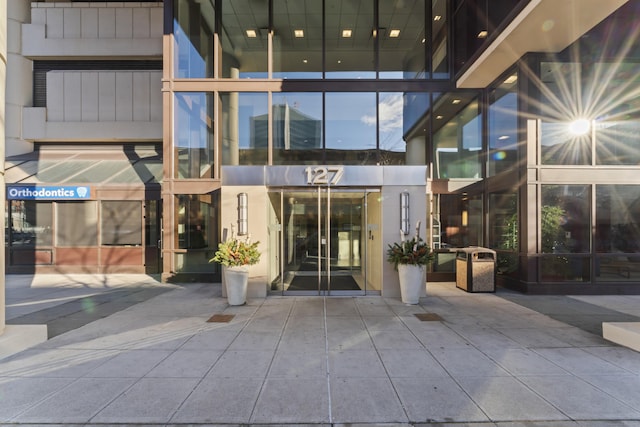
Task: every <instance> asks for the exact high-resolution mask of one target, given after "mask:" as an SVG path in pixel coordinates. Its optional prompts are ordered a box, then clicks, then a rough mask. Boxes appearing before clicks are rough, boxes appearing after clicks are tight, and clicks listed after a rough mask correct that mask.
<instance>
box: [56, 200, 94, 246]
mask: <svg viewBox="0 0 640 427" xmlns="http://www.w3.org/2000/svg"><path fill="white" fill-rule="evenodd" d="M97 244H98V202H95V201H90V202H57V203H56V246H63V247H78V246H96V245H97Z"/></svg>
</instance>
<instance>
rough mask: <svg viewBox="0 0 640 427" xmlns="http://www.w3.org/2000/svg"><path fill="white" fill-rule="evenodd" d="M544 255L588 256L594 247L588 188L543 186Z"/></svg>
mask: <svg viewBox="0 0 640 427" xmlns="http://www.w3.org/2000/svg"><path fill="white" fill-rule="evenodd" d="M541 191H542V201H541V202H542V203H541V208H540V209H541V212H540V218H541V219H540V221H541V223H540V231H541V233H542V234H541V236H540V238H541V244H542V246H541V252H542V253H585V252H589V251H590V247H591V219H590V218H591V215H590V214H589V213H590V212H591V209H590V206H591V191H590V186H587V185H543V186H542V190H541Z"/></svg>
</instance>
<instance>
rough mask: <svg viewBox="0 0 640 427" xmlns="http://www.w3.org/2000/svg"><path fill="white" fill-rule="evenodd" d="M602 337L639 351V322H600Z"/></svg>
mask: <svg viewBox="0 0 640 427" xmlns="http://www.w3.org/2000/svg"><path fill="white" fill-rule="evenodd" d="M602 337H603V338H604V339H606V340H609V341H611V342H614V343H616V344H620V345H622V346H625V347H629V348H631V349H633V350H635V351H640V322H602Z"/></svg>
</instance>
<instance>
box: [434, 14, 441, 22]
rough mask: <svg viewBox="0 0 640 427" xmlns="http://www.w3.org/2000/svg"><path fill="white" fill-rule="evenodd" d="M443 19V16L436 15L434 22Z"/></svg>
mask: <svg viewBox="0 0 640 427" xmlns="http://www.w3.org/2000/svg"><path fill="white" fill-rule="evenodd" d="M441 19H442V15H436V16H434V17H433V20H434V21H439V20H441Z"/></svg>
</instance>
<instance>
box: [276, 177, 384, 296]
mask: <svg viewBox="0 0 640 427" xmlns="http://www.w3.org/2000/svg"><path fill="white" fill-rule="evenodd" d="M269 194H270V199H271V205H272V208H273V210H272V212H273V214H274V215H273V216H274V217H273V218H272V220H271V227H270V230H271V231H272V233H271V237H270V245H271V246H272V247H271V249H272V250H271V251H270V253H271V254H272V256H273V257H274V258H273V259H272V263H271V266H272V269H273V273H274V274H272V275H271V276H272V281H271V290H272V291H276V292H279V291H281V292H282V293H283V294H289V295H340V294H342V295H364V294H366V293H367V292H369V293H373V292H375V286H372V285H370V280H369V279H370V277H369V276H370V272H369V271H368V269H367V264H368V263H369V260H370V256H371V253H372V252H375V250H372V249H371V248H370V244H369V239H368V237H369V236H373V230H376V231H377V230H378V229H379V227H378V226H377V225H375V224H374V223H372V222H371V221H375V218H376V217H377V215H375V214H372V212H371V211H372V210H374V209H376V208H375V206H376V205H378V203H379V201H378V197H377V195H378V194H379V193H378V192H373V191H371V190H363V189H361V190H351V189H349V190H337V189H331V188H326V187H317V188H314V189H309V190H307V189H305V190H275V191H271V192H270V193H269ZM372 195H375V196H376V197H373V196H372ZM370 203H373V205H374V206H371V205H370Z"/></svg>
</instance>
